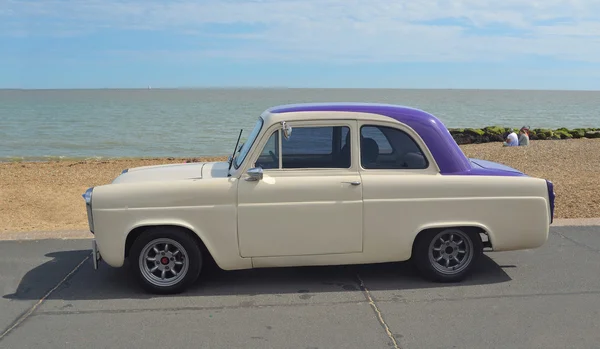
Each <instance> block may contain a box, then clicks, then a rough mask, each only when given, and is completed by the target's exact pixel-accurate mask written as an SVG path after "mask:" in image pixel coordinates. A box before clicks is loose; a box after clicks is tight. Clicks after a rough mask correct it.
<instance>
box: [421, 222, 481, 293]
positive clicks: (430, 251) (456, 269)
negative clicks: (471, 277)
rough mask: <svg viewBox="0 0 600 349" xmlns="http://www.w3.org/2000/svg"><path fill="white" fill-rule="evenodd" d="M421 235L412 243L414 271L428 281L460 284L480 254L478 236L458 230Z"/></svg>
mask: <svg viewBox="0 0 600 349" xmlns="http://www.w3.org/2000/svg"><path fill="white" fill-rule="evenodd" d="M422 234H423V235H422V236H419V237H418V239H417V241H416V243H415V247H414V250H413V259H414V262H415V264H416V267H417V269H419V271H420V272H421V274H422V275H423V276H424V277H425V278H426V279H429V280H433V281H438V282H457V281H461V280H462V279H464V278H465V277H466V276H467V275H468V274H469V273H470V272H471V269H472V268H473V266H474V265H475V264H476V263H477V261H478V259H479V257H480V256H481V254H482V253H483V244H482V243H481V239H480V238H479V236H478V235H477V234H476V233H472V232H467V231H465V230H463V229H461V228H448V229H442V230H431V231H426V232H423V233H422Z"/></svg>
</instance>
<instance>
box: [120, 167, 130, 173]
mask: <svg viewBox="0 0 600 349" xmlns="http://www.w3.org/2000/svg"><path fill="white" fill-rule="evenodd" d="M128 171H129V169H128V168H126V169H124V170H123V171H121V174H123V173H127V172H128Z"/></svg>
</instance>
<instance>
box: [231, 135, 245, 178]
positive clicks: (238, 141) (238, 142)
mask: <svg viewBox="0 0 600 349" xmlns="http://www.w3.org/2000/svg"><path fill="white" fill-rule="evenodd" d="M243 130H244V129H243V128H241V129H240V134H239V135H238V139H237V142H235V148H233V154H231V159H230V160H229V168H228V169H227V177H231V173H229V171H230V170H231V165H233V157H234V156H235V151H236V150H237V147H238V144H240V138H242V131H243Z"/></svg>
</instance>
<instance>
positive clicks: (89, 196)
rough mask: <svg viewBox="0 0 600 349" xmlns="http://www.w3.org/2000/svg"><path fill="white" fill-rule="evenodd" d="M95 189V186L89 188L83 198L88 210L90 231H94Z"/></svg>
mask: <svg viewBox="0 0 600 349" xmlns="http://www.w3.org/2000/svg"><path fill="white" fill-rule="evenodd" d="M93 191H94V187H91V188H88V190H86V191H85V193H83V195H81V196H83V199H84V200H85V208H86V211H87V217H88V225H89V227H90V231H91V232H92V233H94V218H93V217H92V192H93Z"/></svg>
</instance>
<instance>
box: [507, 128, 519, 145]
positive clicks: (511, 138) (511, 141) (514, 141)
mask: <svg viewBox="0 0 600 349" xmlns="http://www.w3.org/2000/svg"><path fill="white" fill-rule="evenodd" d="M504 146H505V147H517V146H519V136H517V134H516V133H515V131H511V132H510V133H509V134H508V136H507V137H506V140H505V141H504Z"/></svg>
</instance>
